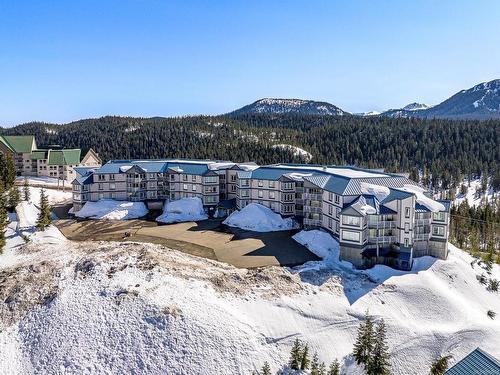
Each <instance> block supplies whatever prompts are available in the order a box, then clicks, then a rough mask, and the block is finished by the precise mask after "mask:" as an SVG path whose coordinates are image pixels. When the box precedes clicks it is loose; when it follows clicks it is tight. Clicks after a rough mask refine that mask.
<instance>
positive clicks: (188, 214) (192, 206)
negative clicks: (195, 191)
mask: <svg viewBox="0 0 500 375" xmlns="http://www.w3.org/2000/svg"><path fill="white" fill-rule="evenodd" d="M206 219H208V216H207V214H206V213H205V210H204V209H203V202H202V201H201V199H200V198H198V197H192V198H182V199H179V200H176V201H172V202H167V203H166V204H165V205H164V207H163V213H162V214H161V215H160V216H158V217H157V218H156V221H158V222H160V223H180V222H183V221H200V220H206Z"/></svg>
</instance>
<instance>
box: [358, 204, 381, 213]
mask: <svg viewBox="0 0 500 375" xmlns="http://www.w3.org/2000/svg"><path fill="white" fill-rule="evenodd" d="M359 210H360V211H361V213H362V214H363V215H375V214H376V213H377V210H376V209H375V208H374V207H372V206H370V205H369V204H364V205H362V206H361V207H360V209H359Z"/></svg>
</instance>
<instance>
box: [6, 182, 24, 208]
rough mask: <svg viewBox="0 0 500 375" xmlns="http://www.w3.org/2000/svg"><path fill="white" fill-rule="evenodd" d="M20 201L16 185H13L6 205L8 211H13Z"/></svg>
mask: <svg viewBox="0 0 500 375" xmlns="http://www.w3.org/2000/svg"><path fill="white" fill-rule="evenodd" d="M20 200H21V194H20V193H19V189H18V187H17V186H16V185H13V186H12V187H11V188H10V190H9V204H8V205H7V206H8V208H9V209H10V210H15V209H16V206H17V205H18V204H19V201H20Z"/></svg>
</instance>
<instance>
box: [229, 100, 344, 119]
mask: <svg viewBox="0 0 500 375" xmlns="http://www.w3.org/2000/svg"><path fill="white" fill-rule="evenodd" d="M247 113H269V114H284V113H297V114H307V115H328V116H343V115H348V114H349V112H346V111H344V110H342V109H340V108H339V107H337V106H336V105H333V104H331V103H328V102H323V101H316V100H308V99H288V98H262V99H259V100H256V101H255V102H253V103H251V104H248V105H246V106H243V107H241V108H238V109H236V110H234V111H232V112H230V113H228V115H240V114H247Z"/></svg>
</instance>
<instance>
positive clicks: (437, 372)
mask: <svg viewBox="0 0 500 375" xmlns="http://www.w3.org/2000/svg"><path fill="white" fill-rule="evenodd" d="M450 359H451V355H445V356H444V357H439V358H438V359H436V360H435V361H434V362H433V363H432V365H431V374H432V375H443V374H444V373H445V371H446V370H447V369H448V365H449V364H448V362H449V360H450Z"/></svg>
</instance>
